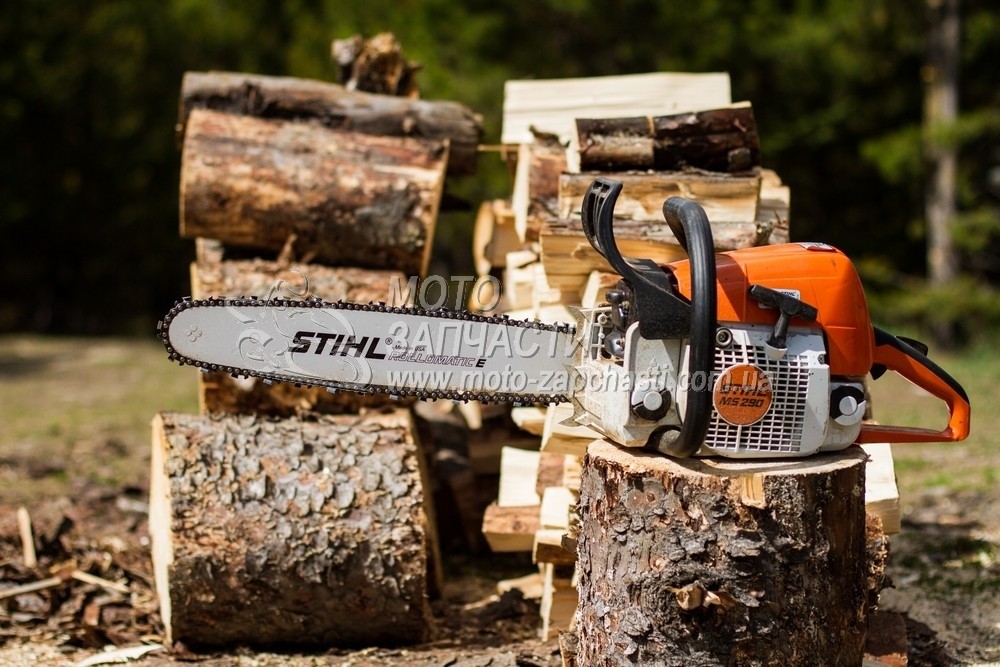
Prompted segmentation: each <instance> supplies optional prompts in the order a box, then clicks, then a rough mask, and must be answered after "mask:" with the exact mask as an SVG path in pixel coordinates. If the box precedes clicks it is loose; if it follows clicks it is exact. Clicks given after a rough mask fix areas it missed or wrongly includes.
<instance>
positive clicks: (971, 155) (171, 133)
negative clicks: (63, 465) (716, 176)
mask: <svg viewBox="0 0 1000 667" xmlns="http://www.w3.org/2000/svg"><path fill="white" fill-rule="evenodd" d="M955 26H957V27H958V30H957V31H955V30H953V29H952V28H954V27H955ZM381 31H391V32H393V33H395V35H396V36H397V37H398V39H399V40H400V42H401V43H402V45H403V49H404V52H405V54H406V55H407V57H408V58H410V59H412V60H416V61H419V62H420V63H422V65H423V69H422V71H421V72H420V74H419V78H418V82H419V84H420V87H421V90H422V96H423V97H424V98H426V99H449V100H456V101H459V102H462V103H464V104H466V105H468V106H469V107H470V108H472V109H473V110H475V111H476V112H478V113H480V114H482V115H483V117H484V122H485V128H486V134H485V137H484V141H485V143H496V142H498V141H499V136H500V117H501V110H502V103H503V84H504V82H505V81H507V80H509V79H523V78H539V79H541V78H558V77H575V76H598V75H610V74H626V73H637V72H652V71H684V72H707V71H727V72H729V73H730V75H731V77H732V86H733V99H734V100H749V101H751V102H752V103H753V105H754V109H755V114H756V118H757V123H758V127H759V130H760V135H761V144H762V154H763V159H764V163H765V166H767V167H770V168H773V169H775V170H777V172H778V173H779V174H780V175H781V177H782V178H783V180H784V181H785V182H786V183H787V184H789V185H790V186H791V190H792V237H793V239H794V240H815V241H824V242H827V243H831V244H833V245H836V246H838V247H840V248H841V249H843V250H844V251H845V252H847V253H848V254H849V255H850V256H851V257H852V258H853V259H854V260H855V261H856V263H857V264H858V266H859V268H860V270H861V272H862V276H863V278H864V281H865V283H866V287H867V289H868V291H869V299H870V305H871V307H872V309H873V312H874V316H875V319H876V321H877V322H879V323H885V324H886V325H889V326H896V327H897V328H898V327H903V328H904V329H906V330H907V331H913V332H914V333H918V334H919V333H921V332H930V331H932V330H936V331H937V332H938V333H940V332H942V331H944V332H945V333H946V334H947V333H949V332H950V333H952V334H953V338H952V340H953V341H954V342H956V343H958V344H962V343H966V344H967V343H970V342H977V341H978V342H982V341H983V339H990V338H993V335H992V333H993V332H995V331H998V329H997V325H998V324H1000V298H997V297H998V289H1000V288H998V283H1000V253H998V250H1000V76H998V71H1000V68H998V67H997V63H1000V12H998V11H997V8H996V5H995V3H994V2H992V0H962V1H961V5H959V2H958V0H926V1H925V2H923V3H919V2H912V1H909V0H831V1H828V2H816V1H808V0H800V1H791V0H785V1H779V0H755V1H753V2H732V1H729V2H727V1H725V0H702V1H699V2H675V1H652V0H619V2H616V3H612V4H608V3H598V2H592V1H588V0H534V1H532V2H502V3H498V2H495V1H492V0H425V1H418V0H367V1H366V2H364V3H361V2H344V1H342V0H341V1H335V0H328V1H326V2H322V1H318V0H288V1H285V2H273V1H267V0H242V1H239V2H237V1H235V0H64V1H62V2H58V3H52V2H47V1H45V0H15V2H10V3H5V4H4V7H3V8H2V9H0V150H2V153H0V286H2V290H3V293H4V297H3V298H2V299H0V332H11V331H32V332H42V333H60V334H64V333H72V334H116V335H133V334H134V335H151V332H152V330H153V324H154V323H155V321H156V319H158V317H159V316H160V315H162V313H163V312H165V311H166V310H167V309H168V308H169V306H170V305H171V304H172V303H173V301H174V300H175V299H176V298H178V297H180V296H183V295H185V294H187V290H188V286H187V262H188V260H189V259H190V258H191V257H192V256H193V247H192V245H193V244H192V243H191V242H190V241H184V240H181V239H180V238H179V237H178V233H177V199H178V198H177V191H178V182H177V179H178V174H179V163H180V151H179V149H178V146H177V143H176V135H175V124H176V122H177V101H178V94H179V88H180V83H181V77H182V76H183V73H184V72H185V71H187V70H210V69H217V70H233V71H244V72H256V73H264V74H275V75H290V76H299V77H309V78H317V79H324V80H328V81H336V66H335V65H334V63H333V62H332V60H331V59H330V55H329V54H330V42H331V40H332V39H335V38H341V37H347V36H350V35H352V34H355V33H360V34H363V35H366V36H370V35H373V34H375V33H377V32H381ZM949 35H950V37H949ZM942 40H944V41H943V42H942ZM949 45H951V46H953V47H954V49H953V51H954V58H953V60H954V61H955V62H954V67H953V70H954V71H953V76H950V77H948V79H949V81H945V84H946V86H950V87H951V89H952V90H954V91H955V93H956V95H957V96H956V101H957V115H955V117H954V118H950V117H949V115H948V114H945V115H944V116H943V117H942V116H941V115H940V113H939V112H938V111H935V99H937V98H936V96H939V95H940V91H941V84H942V78H941V77H942V72H941V62H942V60H941V59H942V57H944V59H945V63H947V53H948V48H949ZM942 54H944V55H942ZM946 67H947V66H946ZM937 107H938V108H939V107H940V105H937ZM942 155H953V156H954V157H955V160H956V162H955V164H956V168H955V172H954V173H955V179H954V187H953V188H951V189H950V190H948V191H946V192H944V193H942V192H941V188H940V187H939V185H940V175H941V172H940V165H941V159H942ZM479 167H480V168H479V172H478V173H477V175H475V176H473V177H466V178H463V179H452V180H450V181H449V182H448V184H447V186H446V187H447V192H448V195H449V197H448V201H449V202H452V203H454V202H457V201H464V202H465V203H466V206H465V208H464V210H463V209H462V207H461V206H459V208H458V209H457V210H453V211H451V212H449V213H447V214H446V215H444V216H443V217H442V221H441V224H440V226H439V229H438V234H437V238H436V240H435V254H434V257H435V262H436V263H435V268H436V270H439V271H442V272H446V273H452V274H468V273H471V272H472V268H471V253H470V238H471V229H472V221H473V216H474V209H475V206H476V205H477V204H478V202H479V201H482V200H484V199H488V198H495V197H500V196H504V195H506V194H508V193H509V191H510V179H509V176H508V174H507V171H506V168H505V166H504V165H503V163H502V162H501V161H500V160H499V159H498V158H497V156H496V154H484V155H483V156H482V157H481V158H480V165H479ZM942 196H943V197H945V198H946V199H947V200H948V201H946V202H945V203H946V204H948V206H946V207H945V209H944V210H946V211H950V212H949V213H947V215H946V216H945V220H944V222H945V223H946V225H947V236H948V238H949V240H951V241H953V244H954V247H953V250H950V251H949V253H950V256H951V257H952V258H953V260H954V266H955V268H956V270H955V271H953V272H951V274H953V275H951V274H949V275H946V276H945V278H944V279H941V277H940V276H937V277H935V276H933V275H932V276H931V278H932V279H928V275H929V269H930V268H932V267H929V264H928V260H927V257H928V238H929V235H928V216H927V211H928V210H929V207H930V206H932V205H933V204H938V205H940V204H941V203H942V202H941V197H942ZM952 204H953V206H952ZM939 210H940V209H939ZM930 273H932V274H933V271H930Z"/></svg>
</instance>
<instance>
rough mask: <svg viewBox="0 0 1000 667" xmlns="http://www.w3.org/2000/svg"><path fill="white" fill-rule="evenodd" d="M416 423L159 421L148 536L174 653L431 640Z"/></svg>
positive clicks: (427, 521)
mask: <svg viewBox="0 0 1000 667" xmlns="http://www.w3.org/2000/svg"><path fill="white" fill-rule="evenodd" d="M421 473H422V471H421V467H420V456H419V452H418V450H417V446H416V443H415V442H414V435H413V425H412V421H411V417H410V415H409V412H408V411H406V410H397V411H393V412H388V413H368V414H367V415H362V416H357V415H343V416H324V417H320V418H318V419H317V420H316V421H314V422H306V421H302V420H298V419H287V420H281V421H264V420H259V419H256V418H254V417H233V416H227V417H223V418H211V417H202V416H190V415H181V414H173V413H165V414H161V415H159V416H158V417H157V418H156V419H154V421H153V461H152V486H151V491H150V519H149V525H150V535H151V538H152V549H153V564H154V570H155V576H156V589H157V593H158V596H159V599H160V605H161V613H162V616H163V622H164V625H165V626H166V633H167V637H168V641H181V642H183V643H185V644H187V645H189V646H221V645H227V644H237V643H241V644H253V645H264V646H266V645H282V644H283V645H295V646H309V645H314V646H368V645H373V644H376V645H399V644H407V643H414V642H419V641H421V640H423V639H424V638H425V637H426V635H427V631H428V629H429V625H430V622H431V613H430V609H429V605H428V602H427V593H428V587H429V585H430V584H429V581H428V579H429V571H430V572H431V573H433V571H434V570H433V567H429V563H428V560H429V558H428V552H431V553H433V537H432V535H433V533H432V532H431V527H430V525H431V516H430V511H429V507H425V502H426V500H427V496H426V495H425V490H424V489H425V485H424V483H423V481H422V474H421Z"/></svg>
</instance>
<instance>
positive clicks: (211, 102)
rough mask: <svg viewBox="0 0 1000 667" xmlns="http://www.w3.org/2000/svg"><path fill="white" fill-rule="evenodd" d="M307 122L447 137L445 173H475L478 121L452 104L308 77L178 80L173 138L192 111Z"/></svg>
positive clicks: (208, 75)
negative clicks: (201, 110)
mask: <svg viewBox="0 0 1000 667" xmlns="http://www.w3.org/2000/svg"><path fill="white" fill-rule="evenodd" d="M198 108H204V109H214V110H217V111H225V112H227V113H233V114H241V115H247V116H257V117H259V118H272V119H276V120H300V121H311V122H314V123H317V124H319V125H322V126H324V127H327V128H330V129H335V130H345V131H350V132H358V133H362V134H373V135H381V136H395V137H414V138H419V139H432V140H435V141H445V140H447V141H448V142H449V143H450V146H451V155H450V158H449V160H448V174H449V175H462V174H472V173H475V171H476V160H477V157H478V148H479V143H480V141H481V140H482V136H483V120H482V117H481V116H480V115H479V114H476V113H473V112H472V111H471V110H469V109H468V108H467V107H465V106H463V105H461V104H458V103H456V102H433V101H427V100H415V99H409V98H405V97H395V96H392V95H377V94H373V93H365V92H360V91H352V90H347V89H345V88H344V87H343V86H338V85H336V84H333V83H325V82H322V81H313V80H309V79H295V78H291V77H278V76H263V75H256V74H238V73H233V72H188V73H186V74H185V75H184V81H183V83H182V84H181V99H180V118H179V121H178V125H177V131H178V136H179V138H180V139H181V141H183V139H184V136H185V134H186V131H187V124H188V119H189V116H190V115H191V112H192V111H193V110H194V109H198Z"/></svg>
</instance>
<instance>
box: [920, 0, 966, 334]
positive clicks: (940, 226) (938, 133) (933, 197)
mask: <svg viewBox="0 0 1000 667" xmlns="http://www.w3.org/2000/svg"><path fill="white" fill-rule="evenodd" d="M958 2H959V0H927V9H928V17H929V19H930V27H929V35H928V52H927V66H926V68H925V70H924V81H925V84H926V87H925V95H924V137H925V138H924V142H925V149H926V151H927V157H928V159H929V161H930V167H931V170H930V180H929V182H928V187H927V195H926V199H925V202H924V207H925V211H926V216H927V267H928V272H929V277H930V282H931V286H932V287H942V286H945V285H948V284H950V283H952V282H954V280H955V278H956V277H957V276H958V253H957V251H956V250H955V243H954V239H953V238H952V229H951V228H952V224H953V222H954V220H955V215H956V203H955V199H956V188H955V180H956V172H957V167H958V148H957V146H956V145H955V142H954V141H953V140H952V139H951V138H949V137H947V136H943V133H944V132H946V131H947V129H948V128H950V127H951V126H953V125H954V123H955V121H956V119H957V118H958V70H959V58H960V52H959V46H960V45H959V41H960V37H959V10H958ZM954 334H955V328H954V323H953V322H951V321H946V320H942V321H938V322H935V323H934V337H935V338H936V339H937V343H938V344H939V345H941V346H944V347H949V346H951V345H952V344H953V343H954Z"/></svg>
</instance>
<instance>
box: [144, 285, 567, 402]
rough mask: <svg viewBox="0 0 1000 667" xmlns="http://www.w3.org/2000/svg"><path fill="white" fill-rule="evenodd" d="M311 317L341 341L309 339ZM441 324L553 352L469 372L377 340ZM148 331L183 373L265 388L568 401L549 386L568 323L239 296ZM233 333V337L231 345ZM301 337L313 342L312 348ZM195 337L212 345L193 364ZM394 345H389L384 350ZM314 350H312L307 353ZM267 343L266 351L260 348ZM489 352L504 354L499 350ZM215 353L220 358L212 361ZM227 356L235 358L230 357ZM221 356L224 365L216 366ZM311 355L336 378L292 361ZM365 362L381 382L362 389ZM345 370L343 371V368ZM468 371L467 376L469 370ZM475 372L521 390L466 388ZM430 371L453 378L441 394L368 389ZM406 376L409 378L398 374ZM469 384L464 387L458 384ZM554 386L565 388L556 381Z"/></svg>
mask: <svg viewBox="0 0 1000 667" xmlns="http://www.w3.org/2000/svg"><path fill="white" fill-rule="evenodd" d="M246 309H252V310H251V311H247V310H246ZM347 311H350V312H351V313H352V319H351V320H350V321H348V320H346V319H342V318H338V317H337V316H338V313H341V312H347ZM195 313H197V314H198V317H201V316H203V315H204V316H205V317H204V318H202V319H197V318H193V317H190V315H193V314H195ZM360 313H371V314H373V316H376V317H378V318H379V319H378V320H376V321H373V322H372V323H371V325H372V328H371V329H370V330H368V331H367V332H366V333H364V334H363V335H362V337H361V338H360V340H359V339H355V337H354V336H353V333H354V331H353V330H354V329H355V327H358V326H359V325H360V324H361V323H360V322H358V321H357V319H356V318H358V317H359V314H360ZM317 315H318V316H321V317H322V316H328V317H329V318H332V319H333V320H339V321H340V322H342V323H343V324H344V327H345V329H346V331H345V332H344V333H331V332H330V331H329V330H327V331H312V330H313V329H323V327H322V326H319V325H317V323H316V320H317V319H318V318H317ZM361 317H364V316H363V315H362V316H361ZM306 321H308V324H309V329H310V330H309V331H297V332H296V333H294V334H291V333H289V332H286V331H285V330H284V329H285V328H288V329H289V330H295V329H296V328H297V326H299V325H301V324H302V323H303V322H306ZM445 321H449V322H445ZM450 322H454V323H467V324H469V325H470V327H468V328H466V329H463V330H461V331H459V330H454V329H453V330H452V333H455V334H456V335H461V334H462V333H466V334H468V333H478V334H479V336H480V340H479V341H478V343H480V344H481V343H482V342H483V341H484V340H485V339H486V337H487V336H493V337H495V338H497V339H504V338H505V337H509V336H511V335H513V336H514V337H515V338H519V339H523V338H524V337H525V336H528V337H530V338H531V340H530V344H531V345H532V346H535V348H536V349H537V351H538V352H547V351H549V350H551V351H552V352H555V353H556V354H555V355H544V354H543V355H542V356H536V357H523V356H520V355H518V354H514V353H509V354H508V355H506V356H504V355H496V354H494V355H491V356H490V357H489V358H487V357H483V356H479V357H478V359H475V360H474V363H471V364H470V363H469V361H468V360H469V359H470V357H465V356H454V355H448V356H443V355H430V356H429V357H421V356H419V355H414V354H413V353H412V352H413V351H412V350H411V349H410V348H409V346H408V344H407V341H405V340H403V341H400V340H399V337H396V338H395V339H393V338H392V337H390V336H381V334H384V333H385V329H384V327H386V326H390V327H391V326H393V325H395V326H397V327H401V328H403V329H408V328H409V327H414V326H416V327H425V328H427V329H428V330H429V331H431V333H432V334H437V335H438V336H439V337H441V336H446V335H447V334H448V332H447V331H446V329H447V328H448V327H453V326H454V325H452V324H450ZM213 324H214V325H216V326H217V328H219V329H225V330H224V331H212V330H210V328H211V327H212V326H213ZM497 327H502V328H503V330H500V331H498V330H497ZM179 329H183V330H182V331H181V330H179ZM157 331H158V334H157V335H158V336H159V338H160V340H161V341H162V342H163V345H164V346H165V347H166V349H167V353H168V355H169V358H170V359H171V360H172V361H175V362H177V363H178V364H180V365H182V366H183V365H189V366H196V367H198V368H200V369H202V370H203V371H206V372H207V371H218V372H222V373H228V374H230V375H232V376H233V377H246V378H260V379H261V380H263V381H264V382H265V383H267V384H272V383H275V382H286V383H291V384H294V385H296V386H314V387H325V388H326V389H327V390H328V391H331V392H335V391H339V390H344V391H351V392H355V393H361V394H368V393H383V394H388V395H390V396H392V397H406V396H414V397H417V398H421V399H450V400H455V401H463V402H464V401H471V400H476V401H481V402H484V403H500V402H512V403H520V404H537V405H550V404H555V403H562V402H566V401H569V400H570V396H571V394H572V391H571V390H570V388H569V387H568V386H565V387H563V390H560V386H562V385H560V384H559V383H557V382H553V381H552V378H553V377H555V375H556V374H557V373H560V372H561V373H564V374H565V377H570V376H571V374H572V364H573V352H572V350H573V348H574V347H575V341H574V336H575V333H576V328H575V327H574V326H573V325H570V324H546V323H543V322H538V321H531V320H517V319H511V318H509V317H507V316H506V315H500V316H487V315H477V314H473V313H466V312H460V311H451V310H446V309H437V310H426V309H423V308H419V307H398V306H388V305H386V304H385V303H368V304H358V303H350V302H345V301H336V302H331V301H323V300H321V299H318V298H316V299H306V300H290V299H261V298H257V297H245V298H238V299H232V298H209V299H203V300H197V299H191V298H186V299H183V300H181V301H177V302H176V303H175V304H174V306H173V308H171V309H170V311H169V312H168V313H167V314H166V316H165V317H164V319H163V320H162V321H161V322H159V323H157ZM234 333H235V334H236V336H237V337H236V339H233V338H232V336H233V334H234ZM305 334H309V336H306V335H305ZM310 336H315V340H314V339H312V338H310ZM199 339H201V340H206V341H207V340H212V345H214V346H215V347H214V348H212V347H211V346H210V345H203V346H201V348H202V349H201V350H200V352H201V356H199V351H198V349H197V348H198V347H199V346H198V344H197V342H198V340H199ZM393 340H395V343H392V341H393ZM386 341H389V343H386ZM248 342H249V343H250V346H251V349H250V351H247V345H246V343H248ZM313 342H316V343H317V345H315V346H312V345H311V343H313ZM327 342H333V345H331V347H330V348H329V352H328V353H326V354H324V352H327V348H326V347H325V346H326V343H327ZM438 342H440V340H438ZM272 343H273V344H272ZM380 343H381V345H380ZM393 344H394V345H395V346H396V347H394V348H388V349H387V347H386V346H387V345H393ZM268 345H270V347H271V348H272V349H270V350H267V349H266V348H267V347H268ZM450 345H451V346H454V347H455V348H456V349H468V348H469V344H468V343H466V342H464V341H461V340H453V341H450ZM378 347H381V348H383V349H382V351H381V352H379V351H376V350H377V348H378ZM495 347H498V348H504V347H505V346H504V345H502V344H500V345H498V346H495ZM508 347H509V345H508ZM476 349H478V348H476ZM220 351H221V352H224V353H226V354H220ZM232 351H236V352H235V353H231V352H232ZM494 351H496V350H494ZM500 351H502V349H501V350H500ZM351 352H353V353H354V354H351ZM508 352H509V349H508ZM226 356H228V357H230V358H229V359H225V361H224V362H223V363H219V362H220V360H222V359H223V358H224V357H226ZM237 357H238V358H237ZM313 357H315V358H316V359H321V360H323V361H326V362H327V363H328V364H333V363H335V362H339V365H338V366H337V370H335V371H334V372H327V373H324V372H323V371H317V370H312V371H310V370H309V369H308V368H305V369H303V368H301V367H300V363H299V362H302V360H310V359H311V358H313ZM423 358H430V359H437V358H443V359H447V360H448V361H451V362H456V363H458V362H462V365H461V366H456V367H446V368H445V369H444V370H441V369H442V367H441V366H440V365H435V364H433V363H427V362H423V361H422V359H423ZM209 359H211V361H210V360H209ZM414 359H417V361H416V362H415V361H414ZM226 362H230V363H226ZM373 364H375V365H382V366H385V368H384V369H382V370H383V371H384V372H383V373H382V374H379V373H378V372H376V373H375V379H376V381H371V382H368V381H364V380H363V379H362V378H364V376H365V375H366V373H365V372H362V373H360V375H361V378H358V377H357V376H358V375H359V373H358V371H359V366H361V367H366V366H371V365H373ZM345 365H346V366H347V367H349V368H345ZM497 366H501V368H497ZM470 367H471V368H472V370H469V368H470ZM392 368H396V370H392ZM360 370H361V371H369V372H368V373H367V374H368V375H371V373H370V371H371V369H370V368H367V369H366V368H360ZM477 371H481V373H480V374H491V373H492V374H494V377H499V376H500V375H498V374H504V373H506V375H505V377H506V378H507V379H508V381H509V378H510V377H511V376H512V375H513V376H514V377H516V378H519V379H521V380H523V386H521V384H522V383H518V386H517V387H512V386H507V385H504V384H502V383H501V384H497V386H496V387H493V386H489V387H486V386H476V385H477V383H476V382H475V381H474V380H475V376H476V373H477ZM435 372H436V373H438V374H439V375H438V376H437V377H438V378H440V377H443V375H440V374H442V373H443V374H448V375H449V377H451V375H452V374H455V377H454V379H452V380H451V381H450V382H451V384H448V383H447V382H444V383H441V384H443V386H433V387H421V386H420V385H419V383H418V384H413V385H411V386H406V385H404V384H397V383H396V382H392V383H389V382H378V381H377V380H378V379H379V378H381V379H383V380H385V379H386V378H389V379H391V378H392V377H393V374H394V373H396V374H402V375H403V377H405V378H409V379H407V380H406V381H407V382H413V380H412V378H414V377H417V378H419V377H423V376H422V375H421V374H425V375H426V376H431V377H433V374H434V373H435ZM348 373H353V375H354V376H355V377H352V378H350V380H349V379H348V378H347V377H344V376H345V375H347V374H348ZM407 373H409V374H410V375H408V376H407V375H406V374H407ZM463 373H464V375H463ZM397 377H399V376H398V375H397ZM353 380H361V381H353ZM546 380H547V382H546ZM463 381H464V382H463ZM468 384H471V385H472V386H463V385H468ZM562 384H563V385H565V384H566V382H565V380H563V383H562Z"/></svg>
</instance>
